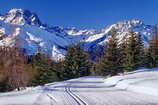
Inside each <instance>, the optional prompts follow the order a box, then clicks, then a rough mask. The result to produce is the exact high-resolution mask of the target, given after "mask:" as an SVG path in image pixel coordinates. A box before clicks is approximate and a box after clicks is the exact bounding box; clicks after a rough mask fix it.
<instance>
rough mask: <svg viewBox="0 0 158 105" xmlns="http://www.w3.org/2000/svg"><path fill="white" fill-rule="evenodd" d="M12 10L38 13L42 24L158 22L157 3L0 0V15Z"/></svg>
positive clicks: (95, 25)
mask: <svg viewBox="0 0 158 105" xmlns="http://www.w3.org/2000/svg"><path fill="white" fill-rule="evenodd" d="M11 8H23V9H28V10H31V11H33V12H36V13H37V14H38V15H39V17H40V19H41V21H42V22H43V23H48V24H52V25H60V26H65V27H68V26H69V27H72V26H75V27H78V28H82V29H84V28H89V29H91V28H95V29H101V28H103V27H106V26H107V25H110V24H113V23H116V22H117V21H121V20H129V19H133V18H136V19H141V20H143V21H144V22H145V23H146V24H156V23H158V12H157V11H158V0H1V1H0V13H1V14H3V13H5V12H7V11H8V10H9V9H11Z"/></svg>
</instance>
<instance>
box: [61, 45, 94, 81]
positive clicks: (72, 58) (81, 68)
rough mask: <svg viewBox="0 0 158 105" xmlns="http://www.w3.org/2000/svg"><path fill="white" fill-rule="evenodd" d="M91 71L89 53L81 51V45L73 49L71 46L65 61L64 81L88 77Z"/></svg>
mask: <svg viewBox="0 0 158 105" xmlns="http://www.w3.org/2000/svg"><path fill="white" fill-rule="evenodd" d="M90 69H91V66H90V61H89V59H88V56H87V53H86V52H84V51H83V50H82V49H81V47H80V44H78V45H76V46H73V47H72V46H70V47H69V48H68V52H67V56H66V57H65V61H64V67H63V79H72V78H78V77H82V76H88V75H89V74H90Z"/></svg>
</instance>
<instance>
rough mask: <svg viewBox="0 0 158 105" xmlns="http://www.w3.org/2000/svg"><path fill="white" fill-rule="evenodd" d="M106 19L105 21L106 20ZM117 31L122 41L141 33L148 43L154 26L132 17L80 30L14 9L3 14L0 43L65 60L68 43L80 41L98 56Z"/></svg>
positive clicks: (29, 52) (30, 53) (0, 26)
mask: <svg viewBox="0 0 158 105" xmlns="http://www.w3.org/2000/svg"><path fill="white" fill-rule="evenodd" d="M52 21H53V20H52ZM105 21H106V20H105ZM114 31H115V32H117V37H118V39H119V41H120V42H122V41H124V39H125V38H126V37H128V35H127V33H128V32H131V31H133V32H136V33H139V34H140V35H141V36H142V38H143V41H144V43H145V45H148V41H149V39H150V38H151V36H152V32H153V29H152V26H151V25H146V24H144V23H143V22H142V21H140V20H137V19H133V20H129V21H122V22H118V23H116V24H113V25H110V26H107V27H106V28H103V29H102V30H100V31H97V30H93V29H82V30H79V29H77V28H75V27H70V28H64V27H61V26H51V25H48V24H43V23H42V22H41V21H40V19H39V18H38V16H37V15H36V14H35V13H32V12H31V11H28V10H23V9H11V10H10V11H9V12H8V13H6V14H4V15H2V16H0V46H2V47H3V46H9V47H12V46H15V45H16V44H17V43H18V46H19V47H20V48H22V49H24V51H25V52H26V54H28V55H33V54H35V52H36V51H37V50H41V51H42V52H46V53H48V54H49V55H50V56H52V58H53V59H54V60H60V59H63V58H64V56H65V55H66V52H67V47H68V46H69V45H74V44H77V43H79V42H80V43H81V45H82V47H83V48H84V49H85V50H86V51H88V52H90V54H91V55H92V57H93V56H95V53H96V52H97V51H96V49H100V51H102V50H103V48H105V47H106V42H107V39H108V38H109V37H110V36H111V33H112V32H114Z"/></svg>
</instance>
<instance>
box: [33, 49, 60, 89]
mask: <svg viewBox="0 0 158 105" xmlns="http://www.w3.org/2000/svg"><path fill="white" fill-rule="evenodd" d="M51 62H52V61H51V59H50V58H49V57H48V56H46V55H44V54H42V53H40V52H39V53H37V54H36V55H35V56H34V57H33V58H32V66H33V69H34V71H35V72H34V75H35V76H34V78H33V80H32V84H31V85H34V86H36V85H44V84H46V83H50V82H54V81H57V80H58V77H57V74H56V73H55V70H54V68H52V66H51Z"/></svg>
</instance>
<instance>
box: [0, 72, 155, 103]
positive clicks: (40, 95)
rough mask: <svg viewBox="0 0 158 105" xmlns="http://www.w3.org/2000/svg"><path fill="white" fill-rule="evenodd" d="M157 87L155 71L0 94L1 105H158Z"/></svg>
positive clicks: (93, 78) (77, 80) (95, 78)
mask: <svg viewBox="0 0 158 105" xmlns="http://www.w3.org/2000/svg"><path fill="white" fill-rule="evenodd" d="M157 83H158V71H139V72H135V73H129V74H127V75H123V76H114V77H111V78H108V79H105V78H103V77H99V76H89V77H82V78H78V79H72V80H69V81H64V82H56V83H50V84H47V85H45V86H43V87H40V86H39V87H35V88H30V89H27V90H24V91H21V92H10V93H0V105H158V85H157Z"/></svg>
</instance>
